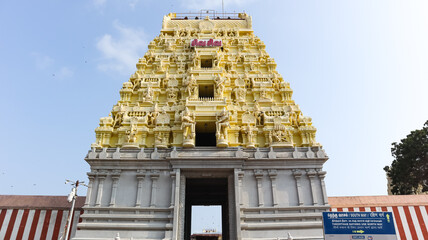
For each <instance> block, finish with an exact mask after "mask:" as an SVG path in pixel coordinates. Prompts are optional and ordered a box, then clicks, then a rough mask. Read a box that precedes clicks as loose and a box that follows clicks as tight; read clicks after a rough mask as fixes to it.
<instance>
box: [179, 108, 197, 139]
mask: <svg viewBox="0 0 428 240" xmlns="http://www.w3.org/2000/svg"><path fill="white" fill-rule="evenodd" d="M195 125H196V122H195V113H191V112H190V111H189V109H188V108H187V107H186V108H185V109H184V111H183V113H182V115H181V129H182V130H183V146H184V147H194V146H195V143H194V139H195Z"/></svg>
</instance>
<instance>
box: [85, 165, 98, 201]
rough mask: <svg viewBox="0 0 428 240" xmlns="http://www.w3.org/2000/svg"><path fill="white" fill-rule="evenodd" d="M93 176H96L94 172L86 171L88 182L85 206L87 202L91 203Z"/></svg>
mask: <svg viewBox="0 0 428 240" xmlns="http://www.w3.org/2000/svg"><path fill="white" fill-rule="evenodd" d="M95 176H96V174H95V173H92V172H88V178H89V183H88V191H87V193H86V199H85V207H89V204H91V197H92V185H93V184H94V180H95Z"/></svg>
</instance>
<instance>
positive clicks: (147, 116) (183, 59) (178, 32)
mask: <svg viewBox="0 0 428 240" xmlns="http://www.w3.org/2000/svg"><path fill="white" fill-rule="evenodd" d="M196 18H197V19H195V17H192V19H190V18H188V17H185V16H177V15H176V14H174V13H171V14H169V15H167V16H165V17H164V19H163V24H162V30H161V33H160V35H159V36H157V37H156V38H155V39H154V40H153V41H151V42H150V44H149V46H148V51H147V53H146V54H145V55H144V57H142V58H140V59H139V61H138V63H137V71H136V72H135V73H134V74H132V76H131V77H130V79H129V81H128V82H125V83H124V84H123V87H122V89H121V90H120V100H119V101H118V103H117V104H116V105H115V106H114V107H113V109H112V111H111V113H110V114H109V116H108V117H104V118H101V119H100V126H99V127H98V128H96V130H95V132H96V142H95V143H94V144H93V145H92V146H93V147H96V148H101V147H122V148H141V147H157V148H168V147H174V146H176V147H195V146H198V142H201V139H200V138H203V137H205V136H210V134H211V135H212V137H214V136H215V143H214V146H217V147H237V146H242V147H246V148H255V147H305V146H319V144H318V143H316V141H315V133H316V128H315V127H314V126H312V122H311V118H310V117H305V116H303V115H302V112H301V111H300V109H299V106H298V105H297V104H295V103H294V101H293V100H292V93H293V91H292V90H291V88H290V84H289V83H287V82H285V81H284V80H283V78H282V76H281V75H280V74H279V73H278V72H277V71H276V63H275V61H274V59H273V58H271V57H269V55H268V53H267V52H266V51H265V45H264V43H263V42H262V41H261V40H260V39H259V38H258V37H257V36H255V35H254V33H253V30H252V27H251V17H250V16H248V15H247V14H245V13H241V14H236V16H232V17H231V18H230V19H217V18H213V19H210V17H208V16H207V17H196ZM198 137H199V140H197V139H198Z"/></svg>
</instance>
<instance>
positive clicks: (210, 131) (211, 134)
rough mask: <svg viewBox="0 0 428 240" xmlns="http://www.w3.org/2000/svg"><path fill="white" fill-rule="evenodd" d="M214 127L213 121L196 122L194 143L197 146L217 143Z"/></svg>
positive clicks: (213, 145)
mask: <svg viewBox="0 0 428 240" xmlns="http://www.w3.org/2000/svg"><path fill="white" fill-rule="evenodd" d="M215 129H216V127H215V122H197V123H196V141H195V145H196V146H197V147H198V146H199V147H209V146H212V147H215V146H216V145H217V139H216V136H215Z"/></svg>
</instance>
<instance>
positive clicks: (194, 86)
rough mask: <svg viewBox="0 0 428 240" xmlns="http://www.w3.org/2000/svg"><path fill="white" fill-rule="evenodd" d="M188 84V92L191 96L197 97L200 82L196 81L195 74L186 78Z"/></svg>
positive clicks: (186, 84)
mask: <svg viewBox="0 0 428 240" xmlns="http://www.w3.org/2000/svg"><path fill="white" fill-rule="evenodd" d="M184 85H185V86H186V89H185V91H186V93H187V95H188V97H189V98H197V95H198V83H197V82H196V78H195V76H193V75H190V77H188V78H186V80H185V84H184Z"/></svg>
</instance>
